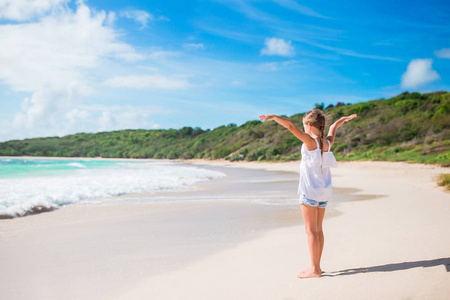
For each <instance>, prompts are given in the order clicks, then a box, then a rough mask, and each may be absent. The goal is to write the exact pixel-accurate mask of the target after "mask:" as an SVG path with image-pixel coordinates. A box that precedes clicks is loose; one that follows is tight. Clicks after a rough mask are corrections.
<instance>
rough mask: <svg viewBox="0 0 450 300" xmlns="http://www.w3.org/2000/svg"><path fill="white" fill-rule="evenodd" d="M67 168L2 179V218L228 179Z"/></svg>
mask: <svg viewBox="0 0 450 300" xmlns="http://www.w3.org/2000/svg"><path fill="white" fill-rule="evenodd" d="M64 164H65V165H66V166H68V167H69V169H70V170H68V169H67V168H65V169H64V170H61V171H60V172H59V173H58V172H57V171H55V170H52V172H50V173H48V174H42V173H36V174H37V175H36V176H21V177H14V178H0V191H1V194H0V217H3V218H5V217H16V216H23V215H25V214H27V213H33V212H36V211H37V210H40V211H41V210H51V209H54V208H57V207H59V206H62V205H66V204H70V203H77V202H80V201H84V200H88V199H108V198H111V197H114V196H118V195H123V194H128V193H142V192H153V191H163V190H164V191H175V190H180V189H182V188H185V187H186V186H189V185H192V184H194V183H196V182H199V181H205V180H210V179H213V178H218V177H222V176H225V174H223V173H221V172H217V171H212V170H207V169H204V168H200V167H195V166H186V165H181V164H177V163H170V162H148V163H124V162H115V163H113V164H108V165H106V167H105V165H101V167H98V166H96V165H95V164H93V163H91V164H88V163H84V162H83V163H80V162H76V163H75V162H74V163H67V161H65V162H64ZM34 165H36V163H35V164H34ZM92 165H94V166H92Z"/></svg>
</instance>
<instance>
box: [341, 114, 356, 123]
mask: <svg viewBox="0 0 450 300" xmlns="http://www.w3.org/2000/svg"><path fill="white" fill-rule="evenodd" d="M357 116H358V115H357V114H353V115H351V116H348V117H345V121H344V122H348V121H350V120H352V119H354V118H356V117H357Z"/></svg>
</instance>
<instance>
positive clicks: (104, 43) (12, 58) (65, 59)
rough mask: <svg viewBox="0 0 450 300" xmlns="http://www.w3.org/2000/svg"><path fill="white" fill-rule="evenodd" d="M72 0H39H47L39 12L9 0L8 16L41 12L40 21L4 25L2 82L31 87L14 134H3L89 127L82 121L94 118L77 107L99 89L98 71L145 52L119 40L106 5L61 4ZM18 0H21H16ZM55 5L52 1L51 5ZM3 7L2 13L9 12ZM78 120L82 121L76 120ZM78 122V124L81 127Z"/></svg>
mask: <svg viewBox="0 0 450 300" xmlns="http://www.w3.org/2000/svg"><path fill="white" fill-rule="evenodd" d="M65 2H67V1H41V2H39V1H35V2H33V3H34V5H35V7H38V6H37V5H38V4H39V3H41V4H42V3H44V4H45V3H47V4H48V5H49V6H45V5H43V6H42V7H45V9H44V8H42V9H40V10H39V9H37V8H36V9H35V10H34V12H32V11H31V10H30V11H25V10H24V11H25V12H22V11H21V10H20V9H22V6H21V3H22V4H23V3H25V2H23V1H17V2H14V4H15V5H16V10H17V11H20V13H16V14H15V15H14V14H13V13H12V12H11V5H10V3H13V2H1V3H2V4H3V6H1V5H2V4H0V7H2V8H4V7H5V4H4V3H7V4H8V5H10V6H9V8H8V9H9V10H8V16H10V18H12V17H11V16H15V18H16V19H17V20H23V19H26V18H31V17H32V16H37V15H38V14H39V13H42V14H44V13H45V12H47V13H46V14H45V15H42V16H40V18H38V19H37V20H35V21H31V22H29V21H28V22H26V23H21V22H18V23H15V24H4V25H0V40H1V41H2V45H5V46H4V47H0V65H1V66H2V67H1V68H0V83H2V84H4V85H5V86H7V87H9V88H10V89H11V90H12V91H20V92H28V93H31V95H30V96H29V97H26V98H25V99H24V100H23V102H22V111H21V112H19V113H17V114H16V115H15V117H14V118H13V120H12V122H11V124H10V125H9V126H8V127H9V128H10V130H11V131H14V134H8V135H7V134H4V135H3V136H10V137H13V136H16V135H17V137H20V138H23V137H33V136H48V135H61V134H67V133H72V132H74V131H79V130H80V129H84V128H87V127H86V126H84V125H83V124H80V122H81V121H83V120H84V121H86V122H88V121H89V122H90V124H94V123H96V122H94V120H93V119H92V118H89V116H88V115H87V114H86V113H84V112H82V111H77V107H78V106H79V105H80V104H81V102H82V101H83V100H84V98H85V97H86V96H88V95H91V94H92V93H94V92H95V89H94V87H95V86H96V82H95V81H96V80H95V79H96V78H95V72H92V71H93V70H98V69H101V68H102V67H104V66H105V65H106V64H107V63H108V62H110V61H116V60H117V61H120V60H125V61H136V60H139V59H142V58H143V56H142V55H140V54H138V53H136V51H135V50H134V49H133V47H131V46H130V45H128V44H126V43H123V42H120V41H119V40H118V35H119V34H118V33H117V32H116V31H115V30H114V29H113V28H112V27H110V26H108V23H109V22H112V20H113V19H114V16H113V15H111V14H109V15H107V14H106V13H105V12H104V11H97V12H92V11H91V10H90V9H89V7H87V6H86V5H85V4H84V3H83V2H82V1H78V2H77V6H76V10H75V11H74V10H72V9H70V8H68V7H67V6H64V5H61V3H65ZM16 3H17V4H16ZM52 5H53V6H52ZM5 14H6V13H5V12H4V11H2V16H5ZM77 120H78V121H79V122H77ZM76 128H78V130H77V129H76Z"/></svg>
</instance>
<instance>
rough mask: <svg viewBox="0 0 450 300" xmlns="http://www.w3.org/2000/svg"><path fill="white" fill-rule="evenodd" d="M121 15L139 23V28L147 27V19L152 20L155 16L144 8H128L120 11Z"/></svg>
mask: <svg viewBox="0 0 450 300" xmlns="http://www.w3.org/2000/svg"><path fill="white" fill-rule="evenodd" d="M120 16H121V17H125V18H128V19H132V20H134V21H135V22H137V23H140V24H141V28H145V27H147V24H148V21H154V20H155V17H153V15H152V14H149V13H148V12H146V11H145V10H137V9H129V10H123V11H121V12H120Z"/></svg>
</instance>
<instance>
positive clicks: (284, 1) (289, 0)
mask: <svg viewBox="0 0 450 300" xmlns="http://www.w3.org/2000/svg"><path fill="white" fill-rule="evenodd" d="M272 1H273V2H275V3H276V4H278V5H280V6H283V7H284V8H287V9H291V10H293V11H296V12H299V13H301V14H303V15H306V16H311V17H317V18H327V17H324V16H322V15H320V14H318V13H316V12H315V11H314V10H312V9H311V8H309V7H306V6H304V5H300V4H298V3H297V1H294V0H272Z"/></svg>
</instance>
